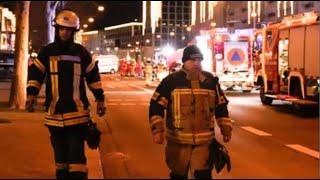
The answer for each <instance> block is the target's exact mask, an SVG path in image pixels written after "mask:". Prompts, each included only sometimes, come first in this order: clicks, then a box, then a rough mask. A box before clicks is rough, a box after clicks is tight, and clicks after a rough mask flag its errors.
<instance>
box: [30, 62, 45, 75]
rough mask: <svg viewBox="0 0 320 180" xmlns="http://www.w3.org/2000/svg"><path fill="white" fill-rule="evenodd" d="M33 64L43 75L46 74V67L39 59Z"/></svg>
mask: <svg viewBox="0 0 320 180" xmlns="http://www.w3.org/2000/svg"><path fill="white" fill-rule="evenodd" d="M33 63H34V65H35V66H36V67H37V68H38V69H39V70H40V71H41V72H42V73H45V72H46V67H45V66H44V65H43V64H42V63H41V61H40V60H39V59H36V60H34V61H33Z"/></svg>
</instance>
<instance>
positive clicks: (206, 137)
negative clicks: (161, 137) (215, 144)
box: [166, 129, 214, 144]
mask: <svg viewBox="0 0 320 180" xmlns="http://www.w3.org/2000/svg"><path fill="white" fill-rule="evenodd" d="M166 136H167V138H168V139H172V140H175V141H178V142H181V143H186V144H201V143H208V142H210V140H211V139H213V138H214V131H209V132H205V133H196V134H193V133H181V132H175V131H172V130H170V129H167V133H166Z"/></svg>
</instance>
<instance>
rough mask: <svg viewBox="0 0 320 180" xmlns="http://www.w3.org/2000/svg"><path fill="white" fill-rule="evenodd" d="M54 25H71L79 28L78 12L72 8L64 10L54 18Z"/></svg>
mask: <svg viewBox="0 0 320 180" xmlns="http://www.w3.org/2000/svg"><path fill="white" fill-rule="evenodd" d="M53 25H54V26H64V27H71V28H75V29H76V30H79V28H80V20H79V17H78V16H77V14H76V13H74V12H73V11H70V10H62V11H61V12H59V14H58V15H57V16H56V17H55V19H54V24H53Z"/></svg>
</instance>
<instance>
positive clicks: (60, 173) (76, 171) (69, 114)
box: [26, 10, 106, 179]
mask: <svg viewBox="0 0 320 180" xmlns="http://www.w3.org/2000/svg"><path fill="white" fill-rule="evenodd" d="M53 25H54V27H55V40H54V42H53V43H50V44H48V45H47V46H45V47H43V48H42V49H41V50H40V52H39V54H38V56H37V58H36V59H35V61H34V63H33V64H32V65H31V66H30V74H29V76H28V85H27V95H28V98H27V104H26V106H27V109H28V110H29V111H33V108H34V102H35V99H36V96H37V95H38V93H39V91H40V88H41V84H42V83H43V81H44V80H46V101H45V107H46V113H45V120H44V124H45V125H46V126H47V127H48V129H49V132H50V140H51V144H52V147H53V151H54V159H55V163H56V177H57V179H66V178H70V179H74V178H75V179H86V178H87V166H86V156H85V152H84V142H85V138H86V137H85V136H84V134H86V132H87V129H88V124H89V123H92V120H91V118H90V112H89V105H90V104H89V101H88V98H87V95H86V89H85V82H86V83H87V85H88V87H89V89H90V90H91V92H92V93H93V94H94V96H95V99H96V102H97V114H99V115H100V116H102V115H104V113H105V110H106V108H105V106H104V94H103V89H102V87H101V81H100V75H99V73H98V72H99V70H98V66H97V64H96V63H95V61H93V60H92V58H91V55H90V53H89V52H88V51H87V50H86V49H85V48H84V47H83V46H81V45H80V44H76V43H74V35H75V33H76V31H78V30H79V26H80V21H79V18H78V16H77V15H76V14H75V13H74V12H73V11H71V10H62V11H60V12H59V13H58V14H57V16H56V17H55V19H54V23H53Z"/></svg>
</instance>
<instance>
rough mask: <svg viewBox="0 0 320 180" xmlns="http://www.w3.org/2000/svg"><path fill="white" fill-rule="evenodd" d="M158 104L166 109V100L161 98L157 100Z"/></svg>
mask: <svg viewBox="0 0 320 180" xmlns="http://www.w3.org/2000/svg"><path fill="white" fill-rule="evenodd" d="M158 104H160V105H161V106H163V107H165V108H167V106H168V100H167V98H165V97H163V96H161V97H160V99H159V100H158Z"/></svg>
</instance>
